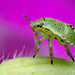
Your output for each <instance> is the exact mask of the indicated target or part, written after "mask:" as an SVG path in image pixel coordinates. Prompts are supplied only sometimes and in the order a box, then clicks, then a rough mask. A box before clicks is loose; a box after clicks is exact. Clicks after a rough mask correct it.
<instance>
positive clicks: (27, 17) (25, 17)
mask: <svg viewBox="0 0 75 75" xmlns="http://www.w3.org/2000/svg"><path fill="white" fill-rule="evenodd" d="M23 16H24V17H25V18H26V19H27V20H28V21H29V22H32V21H31V20H30V19H29V18H28V17H27V16H26V15H23Z"/></svg>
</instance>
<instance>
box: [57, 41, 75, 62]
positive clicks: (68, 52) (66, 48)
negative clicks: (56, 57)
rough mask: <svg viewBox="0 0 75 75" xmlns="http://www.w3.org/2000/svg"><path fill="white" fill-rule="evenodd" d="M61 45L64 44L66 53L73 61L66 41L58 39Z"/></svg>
mask: <svg viewBox="0 0 75 75" xmlns="http://www.w3.org/2000/svg"><path fill="white" fill-rule="evenodd" d="M58 42H59V43H60V44H61V45H63V46H64V48H65V50H66V52H67V54H68V55H69V56H70V57H71V59H72V61H73V62H74V58H73V55H72V54H71V52H70V50H69V48H68V45H67V44H66V43H64V42H63V41H58Z"/></svg>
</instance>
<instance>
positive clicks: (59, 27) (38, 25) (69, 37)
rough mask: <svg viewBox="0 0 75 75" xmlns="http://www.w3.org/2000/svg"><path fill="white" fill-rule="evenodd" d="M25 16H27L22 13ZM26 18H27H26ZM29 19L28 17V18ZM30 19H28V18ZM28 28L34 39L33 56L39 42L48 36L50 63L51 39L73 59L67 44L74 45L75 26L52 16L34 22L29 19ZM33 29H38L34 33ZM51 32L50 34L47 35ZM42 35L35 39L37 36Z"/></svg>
mask: <svg viewBox="0 0 75 75" xmlns="http://www.w3.org/2000/svg"><path fill="white" fill-rule="evenodd" d="M24 17H26V18H27V16H25V15H24ZM27 19H28V18H27ZM28 20H29V19H28ZM29 21H30V20H29ZM30 22H31V24H30V28H31V29H32V30H33V33H34V39H35V49H36V52H35V53H34V55H33V57H35V56H36V54H37V53H38V52H39V48H40V43H41V42H42V41H43V40H44V39H46V38H47V37H48V44H49V52H50V58H51V64H53V52H52V40H53V39H57V40H58V43H59V44H61V45H62V46H64V47H65V50H66V52H67V54H68V55H69V56H70V57H71V59H72V60H73V61H74V58H73V55H72V54H71V53H70V50H69V48H68V44H69V45H72V46H74V47H75V28H74V27H73V26H72V25H71V24H67V23H63V22H61V21H59V20H56V19H52V18H40V19H38V20H36V21H34V22H32V21H30ZM35 30H37V31H39V32H37V33H35ZM49 33H51V35H49ZM38 35H42V36H43V37H42V38H40V39H39V40H37V36H38Z"/></svg>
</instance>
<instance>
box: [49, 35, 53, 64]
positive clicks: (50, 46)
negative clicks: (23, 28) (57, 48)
mask: <svg viewBox="0 0 75 75" xmlns="http://www.w3.org/2000/svg"><path fill="white" fill-rule="evenodd" d="M52 40H53V37H51V36H50V35H49V36H48V43H49V52H50V58H51V64H53V51H52Z"/></svg>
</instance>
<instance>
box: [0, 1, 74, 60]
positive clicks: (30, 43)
mask: <svg viewBox="0 0 75 75" xmlns="http://www.w3.org/2000/svg"><path fill="white" fill-rule="evenodd" d="M23 14H25V15H27V16H28V18H29V19H30V20H32V21H35V20H37V19H38V18H45V17H50V18H54V19H58V20H60V21H63V22H66V23H70V24H72V25H73V26H74V27H75V1H74V0H12V1H11V0H1V1H0V57H2V55H3V52H4V59H6V58H7V57H8V54H9V53H10V56H9V58H13V54H14V53H15V51H16V50H17V55H18V54H19V53H20V52H21V51H22V49H23V47H24V46H25V48H24V52H23V56H32V55H33V53H34V51H35V44H34V35H33V32H32V30H31V29H30V22H28V20H27V19H26V18H24V17H23V16H22V15H23ZM69 48H70V51H71V52H72V54H73V55H74V57H75V47H72V46H69ZM53 52H54V57H59V58H65V59H70V58H69V56H68V55H67V54H66V51H65V49H64V47H63V46H61V45H60V44H58V42H57V40H53ZM37 55H38V56H49V49H48V41H47V39H46V40H44V41H43V42H42V43H41V45H40V51H39V53H38V54H37Z"/></svg>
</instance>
